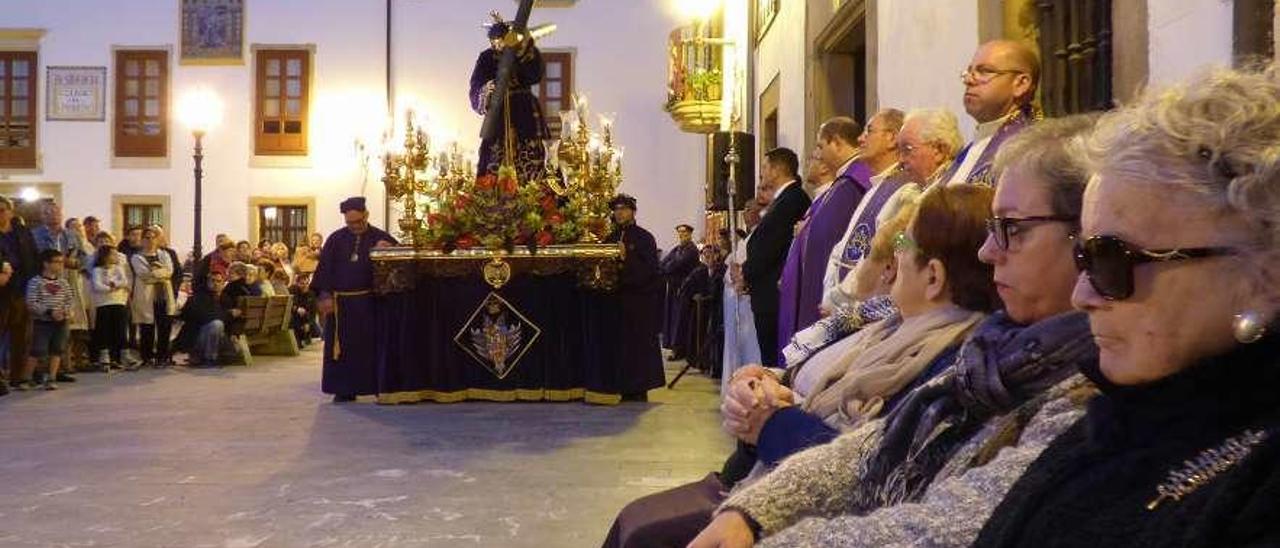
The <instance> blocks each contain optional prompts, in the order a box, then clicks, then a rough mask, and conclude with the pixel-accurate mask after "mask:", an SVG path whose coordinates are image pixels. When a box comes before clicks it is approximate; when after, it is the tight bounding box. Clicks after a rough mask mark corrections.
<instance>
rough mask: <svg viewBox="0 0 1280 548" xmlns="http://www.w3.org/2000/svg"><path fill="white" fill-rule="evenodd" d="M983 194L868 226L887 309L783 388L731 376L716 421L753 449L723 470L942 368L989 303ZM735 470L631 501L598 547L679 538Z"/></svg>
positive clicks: (859, 412)
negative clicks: (888, 264)
mask: <svg viewBox="0 0 1280 548" xmlns="http://www.w3.org/2000/svg"><path fill="white" fill-rule="evenodd" d="M991 196H992V190H991V189H990V188H989V187H983V186H977V185H957V186H954V187H941V186H939V187H935V188H934V189H932V190H930V191H927V192H925V193H924V194H923V195H922V196H921V197H920V203H919V204H918V205H916V206H914V207H908V208H905V209H904V210H903V211H902V213H905V214H907V215H908V216H909V217H908V218H907V221H906V222H905V223H903V225H904V228H905V230H901V229H900V230H898V231H896V232H878V233H877V238H878V239H880V238H887V239H889V240H890V241H893V240H896V245H892V246H891V247H892V252H891V253H890V255H889V258H888V260H890V261H893V262H894V264H895V266H894V267H893V268H892V269H889V270H885V271H884V273H885V275H886V276H887V278H888V279H887V282H888V283H889V284H890V285H891V287H890V289H889V295H890V297H891V298H892V300H893V302H894V303H895V304H896V305H897V311H896V313H894V314H892V315H890V316H889V317H888V318H887V319H884V320H881V321H878V322H874V323H870V324H868V325H866V326H864V327H862V328H861V330H859V331H858V332H857V333H856V334H854V335H852V336H850V337H848V338H847V339H845V340H843V341H840V342H837V343H836V344H835V345H832V346H830V347H828V348H827V349H825V350H823V351H820V352H818V353H817V354H815V355H814V356H813V357H812V358H810V359H809V360H808V361H807V362H806V363H805V364H804V365H802V366H801V367H800V371H799V375H798V376H794V377H793V378H791V379H789V380H790V381H791V382H790V385H789V386H783V383H782V380H781V379H778V378H777V377H774V376H773V375H771V374H762V375H760V376H758V377H755V378H751V379H748V382H741V383H740V382H734V383H733V385H732V386H733V388H732V389H731V392H732V394H731V395H728V396H726V398H725V404H724V408H723V409H722V410H723V413H724V416H725V428H726V430H728V431H730V433H731V434H733V435H735V436H736V437H737V438H738V439H739V440H740V441H741V442H743V443H745V444H747V445H749V446H753V447H754V449H753V450H751V451H739V452H738V453H735V456H734V457H731V459H730V461H729V462H727V463H726V465H725V471H726V472H727V473H730V474H731V475H735V474H733V473H734V472H738V471H739V470H738V469H739V468H746V469H747V470H748V471H750V470H751V468H752V467H753V466H754V468H755V472H754V473H755V474H756V475H761V474H763V473H765V472H766V471H767V470H768V469H769V468H770V467H772V466H774V465H776V464H777V463H778V462H779V461H781V460H782V459H783V458H784V457H786V456H787V455H790V454H792V453H795V452H798V451H801V450H803V449H806V448H808V447H813V446H815V445H820V444H822V443H825V442H827V441H830V440H831V439H832V438H835V437H836V436H838V435H839V434H840V432H842V431H844V430H849V429H854V428H856V427H857V425H859V424H862V423H864V422H866V421H869V420H872V419H873V418H874V417H876V416H877V415H879V414H881V413H882V412H883V411H884V410H887V409H890V408H891V407H892V406H893V405H894V403H895V402H896V401H897V399H896V397H897V396H898V395H900V394H902V393H904V392H905V391H906V390H907V389H909V388H910V387H911V386H913V385H914V384H915V383H918V382H923V380H924V379H927V378H929V377H932V376H933V375H936V374H938V372H940V371H941V370H942V369H944V368H945V367H946V366H947V365H950V363H951V362H952V359H953V358H954V356H955V353H956V351H957V349H958V348H959V345H960V343H961V341H963V340H964V339H965V337H966V336H967V335H968V334H969V333H970V332H971V331H972V330H973V329H974V327H975V326H976V325H977V324H978V323H979V322H981V321H982V319H983V318H985V317H986V316H987V314H988V313H989V312H991V311H992V310H994V309H995V308H997V307H998V306H999V304H1000V303H999V297H998V296H997V295H996V292H995V287H994V286H993V285H992V283H991V267H990V266H989V265H985V264H982V263H981V262H979V261H978V258H977V251H978V248H979V246H981V245H982V242H983V240H984V239H985V238H986V228H985V224H984V222H985V220H986V218H987V217H988V216H989V212H990V204H991ZM889 224H890V223H886V225H885V226H888V225H889ZM882 228H883V227H882ZM895 236H896V237H895ZM877 270H880V269H877ZM756 369H759V368H758V367H756ZM788 376H789V377H792V375H790V374H789V375H788ZM739 377H742V375H740V376H739ZM739 380H741V379H739ZM743 391H744V392H745V393H742V392H743ZM753 394H754V396H753ZM753 397H754V398H755V399H756V401H755V404H754V405H753V404H752V403H750V402H748V400H750V399H752V398H753ZM738 459H746V460H748V461H750V462H746V463H745V465H743V464H742V462H741V461H740V460H738ZM742 475H746V474H745V473H742V474H736V476H737V477H736V478H728V477H726V478H724V481H723V482H722V481H721V477H720V476H717V475H711V476H709V477H708V478H706V479H704V480H702V481H699V482H696V483H692V484H688V485H685V486H681V487H677V488H674V489H671V490H668V491H664V492H661V493H656V494H654V495H650V496H648V497H644V498H641V499H639V500H637V501H634V502H632V503H631V504H629V505H628V506H627V507H626V508H624V509H623V510H622V512H621V514H619V516H618V518H617V519H616V520H615V522H614V524H613V527H612V528H611V530H610V533H609V538H608V539H607V540H606V541H605V544H604V545H605V546H678V545H683V544H684V543H685V542H687V541H689V539H691V538H693V537H694V535H696V534H697V533H698V531H699V530H701V529H702V528H703V527H704V526H705V525H706V524H707V523H708V522H709V521H710V519H711V513H712V511H713V510H714V509H715V507H716V505H717V504H718V503H719V502H721V501H722V500H723V499H724V494H723V491H725V490H726V487H728V485H725V483H729V482H730V481H731V480H732V479H741V476H742Z"/></svg>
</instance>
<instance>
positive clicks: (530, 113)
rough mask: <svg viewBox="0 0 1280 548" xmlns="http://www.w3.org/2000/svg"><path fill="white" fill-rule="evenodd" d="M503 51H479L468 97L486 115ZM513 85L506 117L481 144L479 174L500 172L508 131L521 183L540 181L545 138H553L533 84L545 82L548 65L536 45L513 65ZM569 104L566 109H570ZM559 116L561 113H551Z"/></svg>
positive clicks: (480, 112) (479, 112) (473, 105)
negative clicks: (489, 90)
mask: <svg viewBox="0 0 1280 548" xmlns="http://www.w3.org/2000/svg"><path fill="white" fill-rule="evenodd" d="M501 58H502V53H501V52H499V51H497V50H494V49H492V48H491V49H486V50H484V51H482V52H480V56H479V57H478V58H476V64H475V68H474V69H472V71H471V88H470V91H469V93H468V97H469V98H470V99H471V109H472V110H474V111H476V113H477V114H484V113H485V111H486V110H487V108H488V106H489V94H488V93H487V92H486V91H485V86H486V85H487V84H489V83H490V82H493V81H494V80H497V78H498V65H499V60H500V59H501ZM512 70H513V74H512V80H511V87H510V88H509V90H508V92H507V100H506V102H505V103H503V104H504V105H505V106H506V110H507V112H506V114H507V115H506V116H504V120H503V123H502V124H499V125H498V131H497V133H496V134H495V135H493V136H492V137H491V138H489V139H485V140H483V141H481V143H480V161H479V164H478V165H477V166H476V173H478V174H485V173H497V172H498V168H499V167H500V166H501V165H502V162H503V158H504V156H505V153H506V137H507V132H508V131H512V130H514V131H515V139H514V141H513V143H512V144H513V145H514V149H513V150H512V151H511V152H512V154H513V155H514V157H513V158H512V162H513V164H514V165H513V167H515V169H516V173H517V174H518V175H519V176H520V182H521V183H526V182H529V181H534V180H539V179H541V177H542V174H543V171H544V166H543V161H544V160H545V158H546V150H545V148H544V145H543V141H545V140H547V139H550V138H551V137H552V135H551V131H550V130H549V129H547V122H546V120H545V119H544V116H543V113H542V103H540V102H539V101H538V98H537V97H536V96H535V95H534V94H533V88H532V86H534V85H537V84H538V83H539V82H541V81H542V76H543V72H544V71H545V70H546V66H545V65H544V64H543V62H542V52H540V51H538V48H537V47H529V48H527V49H525V50H524V54H523V55H521V56H519V57H517V58H516V64H515V66H514V67H512ZM568 108H569V107H568V106H565V109H566V110H568ZM549 114H551V115H552V116H559V115H560V113H558V112H552V113H549Z"/></svg>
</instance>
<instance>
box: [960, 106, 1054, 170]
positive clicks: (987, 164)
mask: <svg viewBox="0 0 1280 548" xmlns="http://www.w3.org/2000/svg"><path fill="white" fill-rule="evenodd" d="M1024 110H1026V109H1024ZM1034 121H1035V118H1034V115H1033V114H1031V113H1029V112H1024V111H1019V112H1018V113H1017V114H1014V115H1013V116H1011V117H1010V118H1009V119H1008V120H1006V121H1005V123H1003V124H1000V128H999V129H997V130H996V133H995V135H992V136H991V142H989V143H987V148H985V149H983V150H982V156H979V157H978V161H977V162H975V163H974V164H973V170H972V171H970V172H969V175H968V176H967V177H965V178H964V182H966V183H980V184H987V185H995V183H996V182H995V181H992V180H991V175H992V174H991V167H992V162H994V161H995V158H996V152H998V151H999V150H1000V145H1002V144H1004V142H1005V141H1007V140H1008V139H1009V138H1010V137H1013V136H1014V135H1017V134H1018V132H1019V131H1022V128H1025V127H1027V126H1029V125H1031V123H1032V122H1034ZM972 148H973V142H972V141H970V142H969V144H967V145H965V146H964V148H962V149H960V153H959V154H956V158H955V160H952V161H951V166H950V167H948V168H947V171H946V173H944V174H943V176H942V178H940V179H938V182H939V183H940V184H944V185H945V184H947V183H948V182H950V181H951V178H952V177H955V175H956V172H957V171H960V166H961V165H963V164H964V159H965V157H966V156H968V155H969V151H970V150H971V149H972Z"/></svg>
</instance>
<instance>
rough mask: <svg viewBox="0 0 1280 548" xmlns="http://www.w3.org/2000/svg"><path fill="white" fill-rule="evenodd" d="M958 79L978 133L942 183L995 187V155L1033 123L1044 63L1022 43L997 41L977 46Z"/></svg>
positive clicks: (949, 169)
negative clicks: (976, 184) (992, 178)
mask: <svg viewBox="0 0 1280 548" xmlns="http://www.w3.org/2000/svg"><path fill="white" fill-rule="evenodd" d="M960 79H961V81H963V82H964V110H965V112H968V113H969V116H972V117H973V119H974V120H975V121H977V122H978V128H977V130H976V131H975V132H974V137H973V140H972V141H970V142H969V144H968V145H966V146H965V147H964V148H963V149H961V150H960V152H959V154H957V155H956V158H955V161H954V162H952V164H951V167H950V168H948V170H947V171H946V172H945V173H944V174H943V176H942V178H941V180H942V181H944V182H946V184H957V183H987V184H993V183H994V181H992V180H991V162H992V160H994V159H995V156H996V151H997V150H998V149H999V148H1000V145H1001V144H1002V143H1004V141H1005V140H1007V139H1008V138H1009V137H1011V136H1013V135H1015V134H1016V133H1017V132H1018V131H1020V130H1021V129H1022V128H1024V127H1026V126H1027V124H1029V123H1031V122H1033V121H1034V118H1035V115H1034V113H1033V112H1032V106H1031V102H1032V100H1034V99H1035V95H1036V86H1037V85H1038V84H1039V83H1040V57H1039V56H1038V55H1037V54H1036V52H1035V51H1034V50H1032V49H1031V48H1030V47H1028V46H1027V45H1026V44H1023V43H1022V42H1017V41H1014V40H993V41H990V42H987V43H985V44H982V45H981V46H978V51H977V52H976V53H974V54H973V59H972V60H971V61H970V62H969V66H968V67H967V68H966V69H965V70H964V72H963V73H961V75H960Z"/></svg>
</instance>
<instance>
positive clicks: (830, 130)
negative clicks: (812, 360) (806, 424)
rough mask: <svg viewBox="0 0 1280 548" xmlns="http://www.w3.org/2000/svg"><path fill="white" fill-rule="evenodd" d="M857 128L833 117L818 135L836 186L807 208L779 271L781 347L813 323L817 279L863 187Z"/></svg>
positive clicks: (865, 174) (866, 177)
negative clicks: (834, 169)
mask: <svg viewBox="0 0 1280 548" xmlns="http://www.w3.org/2000/svg"><path fill="white" fill-rule="evenodd" d="M861 133H862V128H861V127H860V126H859V125H858V123H857V122H855V121H853V120H852V119H850V118H833V119H831V120H828V121H827V122H826V123H824V124H823V125H822V128H821V129H820V130H819V133H818V142H819V149H818V154H819V155H820V156H821V161H822V162H823V163H824V164H826V165H827V166H828V167H834V168H837V169H839V171H838V172H837V173H838V175H837V176H836V179H835V182H833V183H832V184H831V187H830V188H829V189H827V190H826V192H823V193H822V195H821V196H818V198H817V199H815V200H814V201H813V204H812V205H810V206H809V212H808V213H807V214H806V215H805V220H803V221H801V224H802V225H803V226H802V228H801V229H800V232H799V233H797V234H796V237H795V239H794V240H792V242H791V249H790V251H789V252H788V253H787V262H786V265H785V266H784V267H783V270H782V285H781V290H780V291H781V299H780V306H779V310H778V341H780V342H779V344H780V345H785V344H786V343H787V342H788V341H790V340H791V336H792V335H794V334H795V332H796V331H799V330H801V329H804V328H806V327H808V326H810V325H812V324H813V322H816V321H818V318H819V310H818V309H819V305H821V303H822V289H823V285H822V279H823V277H824V276H825V275H826V272H827V264H828V262H829V261H830V259H831V249H832V248H833V247H835V245H836V243H837V242H838V241H839V240H840V239H841V238H842V237H843V236H844V231H845V228H846V227H848V226H849V220H850V218H852V217H853V210H854V209H855V208H857V207H858V203H859V202H861V201H862V197H863V195H864V194H866V189H867V188H870V181H871V176H872V173H871V169H870V168H868V167H867V166H866V164H864V163H862V162H859V161H857V160H856V159H855V155H856V154H857V151H858V148H857V147H858V145H857V143H858V135H859V134H861Z"/></svg>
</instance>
